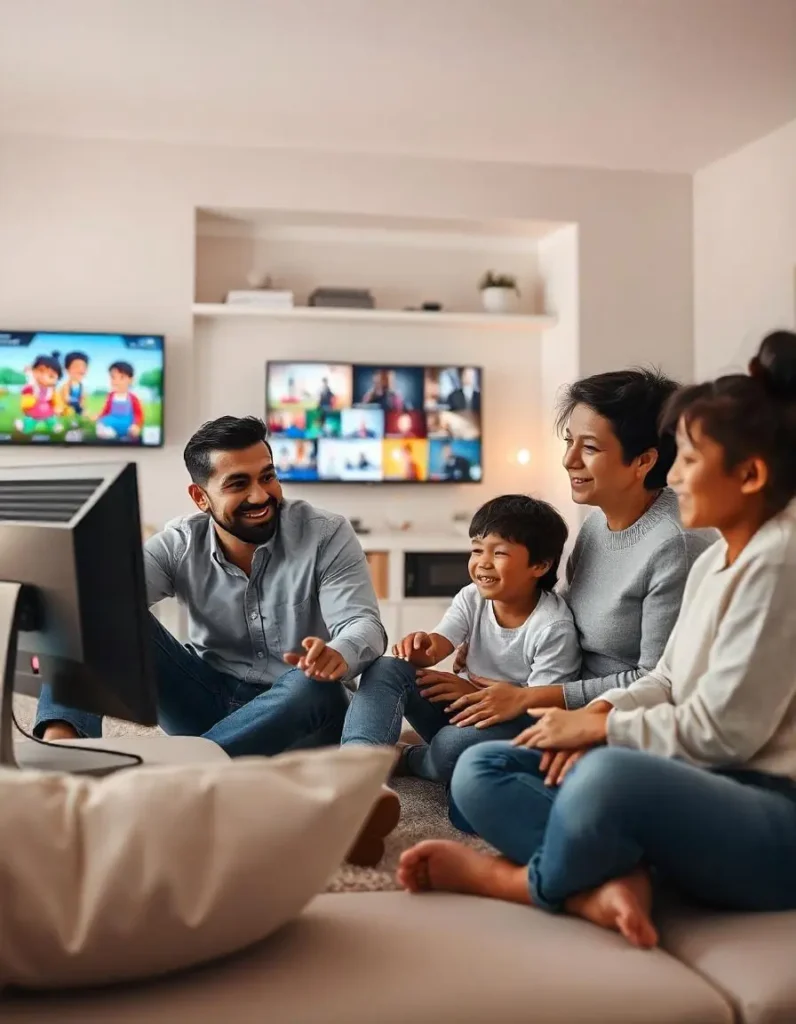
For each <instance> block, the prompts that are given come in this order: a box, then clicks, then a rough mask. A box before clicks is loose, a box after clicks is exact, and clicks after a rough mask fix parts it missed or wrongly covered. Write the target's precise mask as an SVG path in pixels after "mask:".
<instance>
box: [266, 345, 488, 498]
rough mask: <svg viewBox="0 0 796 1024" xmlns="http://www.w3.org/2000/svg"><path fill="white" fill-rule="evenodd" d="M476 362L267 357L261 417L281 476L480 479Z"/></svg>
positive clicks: (375, 480)
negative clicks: (427, 363) (271, 359)
mask: <svg viewBox="0 0 796 1024" xmlns="http://www.w3.org/2000/svg"><path fill="white" fill-rule="evenodd" d="M482 382H483V370H482V369H481V367H477V366H451V365H440V366H418V365H398V364H392V365H384V364H374V363H369V364H365V363H342V362H334V361H329V362H318V361H299V360H294V361H290V362H286V361H279V362H268V363H266V384H265V391H266V417H267V422H268V433H269V439H270V442H271V448H272V449H273V453H274V463H275V465H276V467H277V471H278V473H279V476H280V478H281V479H282V480H289V481H299V482H302V483H480V481H481V480H482V479H483V427H482V423H483V414H482Z"/></svg>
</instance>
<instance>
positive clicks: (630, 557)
mask: <svg viewBox="0 0 796 1024" xmlns="http://www.w3.org/2000/svg"><path fill="white" fill-rule="evenodd" d="M715 539H716V535H715V534H714V533H713V531H690V530H685V529H684V528H683V526H682V525H681V523H680V513H679V509H678V506H677V498H676V496H675V495H674V493H673V492H672V491H671V490H669V489H668V488H667V489H666V490H664V491H662V492H661V494H660V496H659V497H658V498H657V499H656V501H655V502H654V503H653V505H652V506H651V507H650V508H649V509H648V510H647V511H646V512H645V513H644V515H643V516H642V517H641V518H640V519H639V520H638V521H637V522H635V523H634V524H633V525H632V526H630V527H629V528H628V529H627V530H618V531H615V532H612V531H611V530H609V529H608V524H607V523H606V520H605V516H604V515H603V513H602V512H600V511H595V512H593V513H592V514H591V515H590V516H589V517H588V519H587V520H586V522H585V523H584V524H583V526H582V527H581V530H580V533H579V534H578V537H577V540H576V541H575V547H574V549H573V551H572V555H571V557H570V559H569V563H568V565H567V585H566V588H565V589H564V592H563V596H564V597H565V598H566V600H567V603H568V604H569V606H570V608H571V609H572V614H573V616H574V618H575V625H576V626H577V629H578V634H579V636H580V644H581V650H582V652H583V664H582V669H581V674H582V678H581V679H579V680H577V681H575V682H571V683H565V684H564V697H565V700H566V704H567V707H568V708H580V707H583V705H584V704H588V702H589V701H590V700H594V698H595V697H599V696H600V694H601V693H605V692H606V691H608V690H612V689H615V688H617V687H621V688H622V689H625V688H627V687H628V686H629V685H630V684H631V683H632V682H635V680H636V679H640V678H641V676H644V675H647V674H648V673H650V672H652V670H653V669H654V668H655V666H656V665H657V664H658V661H659V659H660V657H661V655H662V654H663V651H664V648H665V647H666V643H667V641H668V639H669V634H670V633H671V631H672V629H673V628H674V624H675V622H676V621H677V616H678V614H679V612H680V604H681V601H682V598H683V591H684V589H685V581H686V578H687V577H688V573H689V572H690V570H691V566H692V565H693V564H694V562H695V561H696V559H697V558H698V557H699V555H700V554H701V553H702V552H703V551H704V550H705V549H706V548H707V547H708V546H709V545H710V544H712V543H713V542H714V541H715Z"/></svg>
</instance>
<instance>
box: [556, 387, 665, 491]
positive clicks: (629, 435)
mask: <svg viewBox="0 0 796 1024" xmlns="http://www.w3.org/2000/svg"><path fill="white" fill-rule="evenodd" d="M678 387H679V385H678V384H677V382H676V381H674V380H671V379H670V378H669V377H666V376H665V375H664V374H663V373H661V372H660V370H654V369H637V370H617V371H615V372H613V373H598V374H596V375H595V376H593V377H584V378H583V379H582V380H578V381H575V383H574V384H570V385H569V386H568V387H567V388H566V390H565V391H564V394H563V395H562V397H561V399H560V401H559V404H558V416H557V417H556V427H557V428H558V432H559V434H563V433H564V431H565V430H566V426H567V423H568V422H569V418H570V416H571V415H572V411H573V409H574V408H575V406H576V405H586V406H588V407H589V408H590V409H592V410H593V411H594V412H596V413H597V415H598V416H602V417H603V418H604V419H606V420H608V422H609V423H610V424H611V428H612V429H613V432H614V434H615V435H616V437H617V439H618V441H619V443H620V445H621V446H622V455H623V456H624V460H625V463H626V464H627V465H630V463H631V462H632V461H633V459H637V458H638V457H639V456H640V455H643V454H644V452H648V451H650V449H652V448H654V449H656V450H657V452H658V459H657V462H656V463H655V465H654V466H653V467H652V469H651V470H650V471H649V473H647V476H646V477H645V479H644V486H645V487H646V488H647V490H648V491H657V490H660V488H662V487H665V486H666V477H667V475H668V473H669V470H670V469H671V468H672V464H673V463H674V458H675V455H676V454H677V448H676V445H675V443H674V438H672V437H670V436H669V435H666V434H664V435H663V436H661V433H660V430H659V428H658V423H659V420H660V418H661V413H662V412H663V407H664V406H665V405H666V402H667V401H668V400H669V398H670V397H671V396H672V395H673V394H674V392H675V391H677V389H678Z"/></svg>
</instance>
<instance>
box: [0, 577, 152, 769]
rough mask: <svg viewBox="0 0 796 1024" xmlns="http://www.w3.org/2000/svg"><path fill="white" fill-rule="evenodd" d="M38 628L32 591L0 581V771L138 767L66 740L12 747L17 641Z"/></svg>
mask: <svg viewBox="0 0 796 1024" xmlns="http://www.w3.org/2000/svg"><path fill="white" fill-rule="evenodd" d="M41 626H42V616H41V603H40V601H39V599H38V595H37V593H36V590H35V588H34V587H29V586H26V585H25V584H22V583H10V582H5V581H0V768H33V769H35V770H37V771H51V772H68V773H70V774H74V773H78V774H80V775H110V774H111V773H112V772H116V771H119V770H120V769H121V768H129V767H130V766H131V765H133V764H138V763H139V761H138V758H136V757H135V756H134V755H127V754H122V753H120V752H118V753H116V752H112V751H108V752H107V753H106V752H105V751H103V750H94V749H89V748H87V747H80V746H73V745H72V744H70V743H69V742H68V741H67V742H65V743H63V744H61V743H41V742H37V741H35V740H29V741H28V742H27V743H23V744H20V745H18V746H16V747H15V744H14V730H15V726H14V713H13V699H14V677H15V675H16V669H17V638H18V635H19V633H20V632H21V631H27V630H38V629H40V628H41Z"/></svg>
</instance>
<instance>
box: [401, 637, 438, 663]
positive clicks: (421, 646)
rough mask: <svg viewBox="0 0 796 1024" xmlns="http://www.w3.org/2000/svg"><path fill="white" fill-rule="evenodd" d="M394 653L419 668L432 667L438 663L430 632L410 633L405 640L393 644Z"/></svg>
mask: <svg viewBox="0 0 796 1024" xmlns="http://www.w3.org/2000/svg"><path fill="white" fill-rule="evenodd" d="M392 653H393V657H394V658H401V659H402V660H403V661H408V662H409V664H410V665H416V666H417V667H418V668H431V666H432V665H435V664H436V661H435V659H434V641H433V639H432V637H431V636H430V634H428V633H422V632H418V633H408V634H407V635H406V636H405V637H404V638H403V640H399V641H398V643H397V644H393V648H392Z"/></svg>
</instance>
